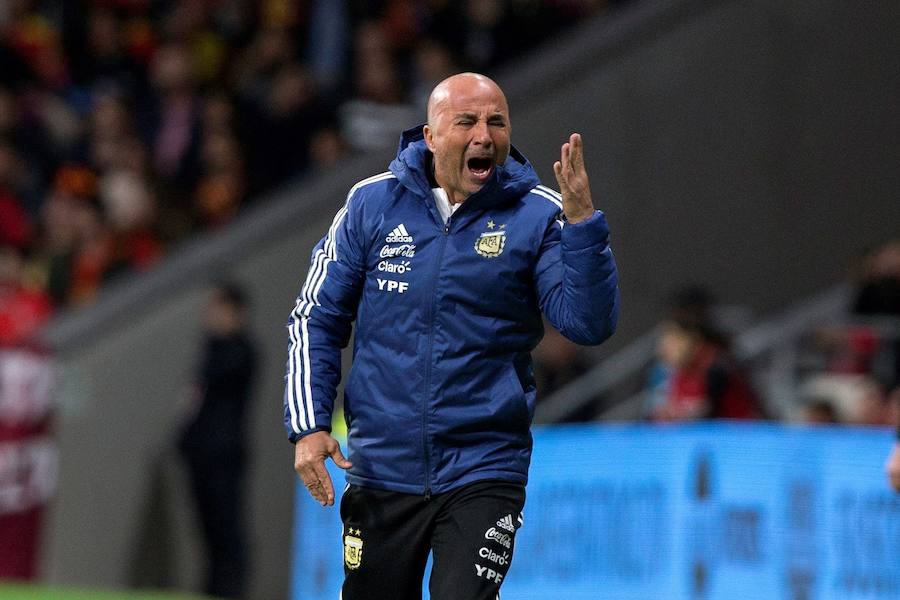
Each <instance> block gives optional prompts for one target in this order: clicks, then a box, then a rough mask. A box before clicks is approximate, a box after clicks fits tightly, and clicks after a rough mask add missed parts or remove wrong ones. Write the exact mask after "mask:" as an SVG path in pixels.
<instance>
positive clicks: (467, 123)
mask: <svg viewBox="0 0 900 600" xmlns="http://www.w3.org/2000/svg"><path fill="white" fill-rule="evenodd" d="M457 124H459V125H471V124H472V121H470V120H469V119H462V120H460V121H457Z"/></svg>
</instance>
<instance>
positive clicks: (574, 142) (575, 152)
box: [569, 133, 584, 171]
mask: <svg viewBox="0 0 900 600" xmlns="http://www.w3.org/2000/svg"><path fill="white" fill-rule="evenodd" d="M569 148H570V150H569V163H570V165H571V167H572V170H573V171H575V170H578V169H580V168H582V167H583V166H584V143H583V142H582V140H581V134H578V133H573V134H572V135H571V136H569Z"/></svg>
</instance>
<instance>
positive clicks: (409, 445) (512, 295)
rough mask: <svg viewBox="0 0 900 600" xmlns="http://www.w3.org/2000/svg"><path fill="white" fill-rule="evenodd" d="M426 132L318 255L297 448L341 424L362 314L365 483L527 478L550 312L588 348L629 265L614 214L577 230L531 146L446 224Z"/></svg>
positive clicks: (352, 408) (295, 337)
mask: <svg viewBox="0 0 900 600" xmlns="http://www.w3.org/2000/svg"><path fill="white" fill-rule="evenodd" d="M429 165H430V153H429V151H428V150H427V149H426V147H425V142H424V141H423V139H422V128H421V127H417V128H414V129H410V130H408V131H406V132H404V134H403V136H402V137H401V142H400V150H399V152H398V154H397V158H396V159H395V160H394V161H393V162H392V163H391V165H390V171H388V172H385V173H382V174H380V175H375V176H374V177H370V178H369V179H366V180H363V181H360V182H359V183H357V184H356V185H355V186H353V188H352V189H351V190H350V193H349V194H348V195H347V202H346V204H345V205H344V207H343V208H341V210H340V211H338V213H337V215H336V216H335V218H334V221H333V223H332V224H331V228H330V229H329V230H328V233H327V235H326V236H325V237H324V238H323V239H322V240H321V241H320V242H319V244H318V245H317V246H316V247H315V249H314V250H313V255H312V262H311V266H310V270H309V274H308V276H307V278H306V282H305V284H304V285H303V288H302V290H301V292H300V296H299V297H298V299H297V303H296V305H295V307H294V311H293V313H292V314H291V317H290V321H289V323H288V331H289V337H290V344H289V358H288V366H287V377H286V386H285V399H284V420H285V425H286V427H287V430H288V435H289V437H290V439H291V441H296V440H298V439H299V438H301V437H302V436H304V435H306V434H309V433H312V432H314V431H320V430H325V431H329V430H330V424H331V412H332V406H333V402H334V397H335V388H336V386H337V385H338V382H339V380H340V368H341V361H340V349H341V348H343V347H345V346H346V345H347V343H348V340H349V338H350V331H351V324H352V323H353V322H354V320H355V321H356V335H355V337H354V347H353V366H352V368H351V369H350V374H349V377H348V380H347V382H346V386H345V391H344V414H345V417H346V419H347V425H348V440H347V445H348V449H349V455H348V458H349V460H350V461H351V462H352V463H353V468H352V469H350V471H349V472H348V474H347V480H348V481H349V482H350V483H353V484H355V485H361V486H368V487H373V488H380V489H387V490H393V491H398V492H405V493H415V494H429V493H440V492H445V491H447V490H450V489H453V488H455V487H458V486H461V485H465V484H467V483H471V482H473V481H476V480H480V479H501V480H507V481H517V482H522V483H524V482H525V481H526V479H527V475H528V465H529V462H530V459H531V445H532V444H531V433H530V425H531V419H532V416H533V413H534V401H535V385H534V378H533V376H532V368H531V357H530V351H531V350H532V349H533V348H534V346H535V345H536V344H537V343H538V341H539V340H540V339H541V336H542V335H543V327H542V323H541V311H543V313H544V314H545V315H546V316H547V318H548V320H549V321H550V322H551V323H552V324H553V326H554V327H556V328H557V329H559V331H560V332H562V333H563V335H565V336H566V337H568V338H569V339H571V340H573V341H575V342H577V343H580V344H599V343H600V342H602V341H603V340H605V339H606V338H607V337H609V336H610V335H611V334H612V332H613V330H614V329H615V325H616V318H617V314H618V289H617V274H616V265H615V262H614V260H613V256H612V252H611V250H610V247H609V229H608V227H607V224H606V218H605V217H604V216H603V214H602V213H601V212H600V211H597V212H596V213H595V214H594V216H593V217H591V218H590V219H588V220H587V221H584V222H581V223H578V224H574V225H569V224H564V223H563V221H561V220H559V219H560V211H561V208H562V204H561V201H560V196H559V194H558V193H556V192H555V191H553V190H551V189H549V188H546V187H544V186H541V185H539V184H540V182H539V180H538V177H537V175H536V173H535V172H534V170H533V169H532V167H531V165H530V164H529V163H528V161H527V160H526V159H525V157H524V156H522V155H521V154H520V153H519V152H518V151H517V150H516V149H515V148H513V149H512V151H511V153H510V156H509V158H508V159H507V161H506V163H505V164H504V165H503V166H501V167H498V168H496V169H495V172H494V174H493V176H492V179H491V180H490V181H489V182H488V183H487V184H485V185H484V186H483V187H482V189H481V190H479V191H478V192H477V193H475V194H473V195H471V196H470V197H469V198H467V199H466V201H465V202H464V203H463V204H462V206H461V207H460V208H459V209H458V210H457V211H456V212H455V213H454V214H453V215H452V217H451V218H450V221H449V223H447V224H446V225H445V224H444V223H443V220H442V219H441V217H440V214H439V213H438V211H437V208H436V206H435V200H434V197H433V195H432V191H431V188H430V185H429V180H428V176H427V171H426V169H427V168H429Z"/></svg>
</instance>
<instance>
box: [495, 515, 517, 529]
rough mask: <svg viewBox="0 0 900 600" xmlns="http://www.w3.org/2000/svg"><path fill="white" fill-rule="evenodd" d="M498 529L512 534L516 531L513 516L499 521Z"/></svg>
mask: <svg viewBox="0 0 900 600" xmlns="http://www.w3.org/2000/svg"><path fill="white" fill-rule="evenodd" d="M497 527H499V528H500V529H505V530H507V531H509V532H510V533H512V532H514V531H515V530H516V526H515V525H513V520H512V515H506V516H505V517H503V518H502V519H500V520H499V521H497Z"/></svg>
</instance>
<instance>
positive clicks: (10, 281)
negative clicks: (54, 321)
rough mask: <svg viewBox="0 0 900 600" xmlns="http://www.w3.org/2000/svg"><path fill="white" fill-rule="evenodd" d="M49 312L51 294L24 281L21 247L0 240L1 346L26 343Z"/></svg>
mask: <svg viewBox="0 0 900 600" xmlns="http://www.w3.org/2000/svg"><path fill="white" fill-rule="evenodd" d="M52 313H53V306H52V304H51V303H50V298H49V297H48V296H47V295H46V294H44V293H43V291H41V290H39V289H29V288H28V287H26V285H25V277H24V256H23V255H22V250H21V249H20V248H17V247H15V246H11V245H3V244H0V348H12V347H19V346H24V345H27V344H28V343H29V342H31V341H32V340H33V338H34V337H35V335H36V334H37V332H38V331H39V329H40V327H41V325H43V324H44V322H45V321H46V320H47V319H48V318H49V317H50V315H51V314H52Z"/></svg>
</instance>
